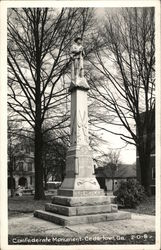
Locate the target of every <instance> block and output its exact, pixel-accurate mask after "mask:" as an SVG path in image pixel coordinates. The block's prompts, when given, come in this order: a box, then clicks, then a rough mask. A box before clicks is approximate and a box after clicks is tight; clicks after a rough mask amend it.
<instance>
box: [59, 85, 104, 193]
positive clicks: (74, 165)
mask: <svg viewBox="0 0 161 250" xmlns="http://www.w3.org/2000/svg"><path fill="white" fill-rule="evenodd" d="M87 91H88V89H82V88H80V87H78V86H77V87H74V88H73V89H72V90H71V137H70V142H71V145H70V148H69V150H68V153H67V159H66V176H65V179H64V182H63V183H62V186H61V188H60V190H61V189H74V190H84V191H85V190H86V191H88V190H100V187H99V184H98V182H97V180H96V178H95V174H94V166H93V159H92V151H91V148H90V146H89V138H88V103H87ZM83 193H84V192H83ZM86 193H88V192H86ZM79 195H81V193H80V192H79Z"/></svg>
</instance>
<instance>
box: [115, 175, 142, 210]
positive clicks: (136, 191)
mask: <svg viewBox="0 0 161 250" xmlns="http://www.w3.org/2000/svg"><path fill="white" fill-rule="evenodd" d="M114 195H115V196H116V201H117V202H118V203H119V204H121V205H123V206H124V207H126V208H136V206H138V205H139V204H140V202H141V201H142V200H144V199H145V197H146V196H145V191H144V188H143V186H142V185H141V184H140V183H139V182H138V181H136V180H135V179H129V180H127V181H122V182H121V183H120V186H119V188H118V189H117V190H116V191H115V192H114Z"/></svg>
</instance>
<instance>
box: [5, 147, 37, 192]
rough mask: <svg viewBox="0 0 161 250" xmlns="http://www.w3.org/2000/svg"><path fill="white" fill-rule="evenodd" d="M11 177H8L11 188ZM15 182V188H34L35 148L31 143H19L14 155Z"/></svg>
mask: <svg viewBox="0 0 161 250" xmlns="http://www.w3.org/2000/svg"><path fill="white" fill-rule="evenodd" d="M10 178H11V177H8V189H10V188H11V180H10ZM13 182H14V188H15V190H16V189H17V188H18V187H19V186H21V187H23V188H31V189H32V188H34V186H35V173H34V150H33V147H32V146H31V145H28V144H27V143H26V144H23V143H21V144H19V145H18V146H17V150H16V153H15V155H14V164H13Z"/></svg>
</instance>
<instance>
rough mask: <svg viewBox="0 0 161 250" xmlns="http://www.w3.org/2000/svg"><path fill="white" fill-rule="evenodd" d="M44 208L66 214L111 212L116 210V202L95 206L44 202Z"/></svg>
mask: <svg viewBox="0 0 161 250" xmlns="http://www.w3.org/2000/svg"><path fill="white" fill-rule="evenodd" d="M45 210H46V211H49V212H53V213H58V214H63V215H67V216H77V215H85V214H97V213H111V212H117V210H118V208H117V205H116V204H108V205H97V206H80V207H67V206H62V205H57V204H52V203H46V204H45Z"/></svg>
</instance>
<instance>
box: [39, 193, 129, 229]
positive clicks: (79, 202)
mask: <svg viewBox="0 0 161 250" xmlns="http://www.w3.org/2000/svg"><path fill="white" fill-rule="evenodd" d="M114 198H115V197H114V196H105V195H104V196H103V195H102V196H80V197H78V196H77V197H76V196H73V197H70V196H55V197H53V200H52V203H46V204H45V211H41V210H36V211H35V212H34V216H35V217H38V218H41V219H44V220H47V221H51V222H54V223H56V224H59V225H63V226H67V225H78V224H84V223H95V222H101V221H102V222H103V221H110V220H124V219H130V218H131V214H130V213H128V212H122V211H118V207H117V204H113V202H114Z"/></svg>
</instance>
